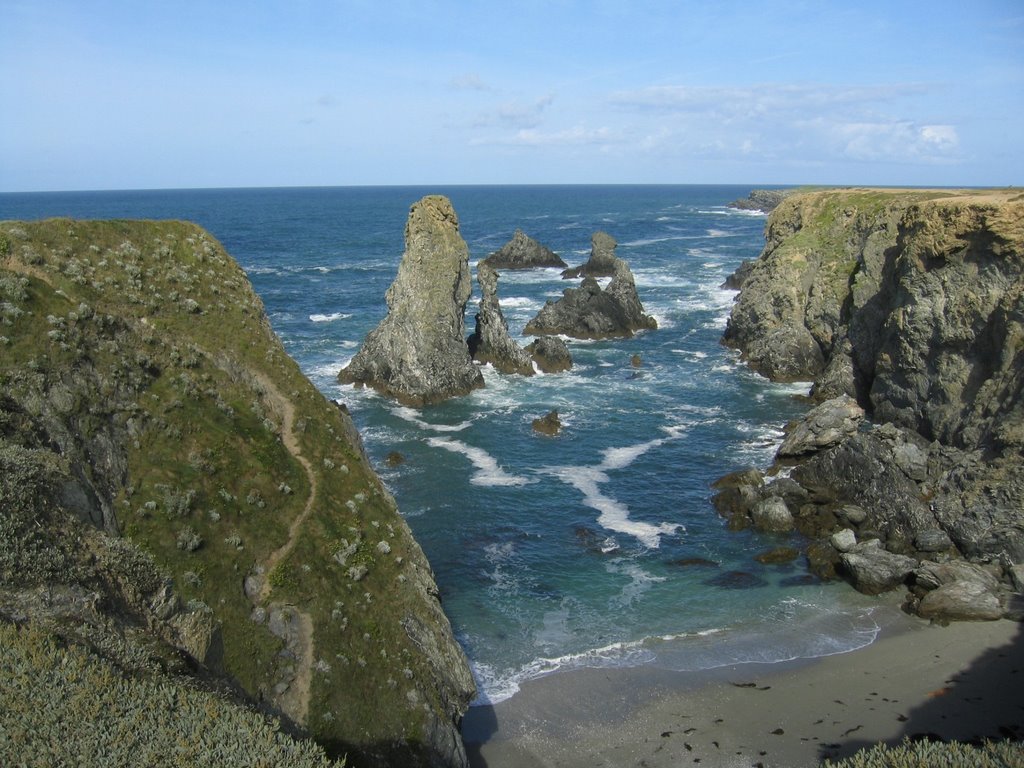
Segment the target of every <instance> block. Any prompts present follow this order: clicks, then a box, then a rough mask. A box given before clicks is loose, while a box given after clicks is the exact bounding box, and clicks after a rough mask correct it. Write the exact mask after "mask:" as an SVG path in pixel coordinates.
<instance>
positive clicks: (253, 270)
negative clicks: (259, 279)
mask: <svg viewBox="0 0 1024 768" xmlns="http://www.w3.org/2000/svg"><path fill="white" fill-rule="evenodd" d="M245 271H246V272H247V273H249V274H250V275H279V274H281V270H279V269H277V267H246V268H245Z"/></svg>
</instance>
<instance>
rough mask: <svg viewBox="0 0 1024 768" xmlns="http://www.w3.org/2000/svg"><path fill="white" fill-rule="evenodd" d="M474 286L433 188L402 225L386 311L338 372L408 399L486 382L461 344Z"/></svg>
mask: <svg viewBox="0 0 1024 768" xmlns="http://www.w3.org/2000/svg"><path fill="white" fill-rule="evenodd" d="M471 293H472V287H471V284H470V276H469V249H468V248H467V246H466V243H465V241H464V240H463V239H462V237H461V236H460V235H459V220H458V217H457V216H456V215H455V210H454V209H453V208H452V204H451V202H450V201H449V200H448V199H447V198H445V197H442V196H440V195H430V196H427V197H424V198H423V199H422V200H420V201H419V202H417V203H415V204H414V205H413V206H412V208H411V209H410V211H409V219H408V221H407V223H406V226H405V253H404V254H403V256H402V261H401V263H400V264H399V267H398V275H397V276H396V278H395V281H394V282H393V283H392V284H391V287H390V288H388V290H387V294H386V299H387V305H388V314H387V316H386V317H385V318H384V319H383V320H382V321H381V323H380V324H379V325H378V326H377V327H376V328H375V329H374V330H372V331H370V333H369V334H368V335H367V337H366V339H365V340H364V341H363V344H362V346H361V347H360V349H359V351H358V352H357V353H356V356H355V357H353V358H352V361H351V362H350V363H349V364H348V365H347V366H346V367H345V369H344V370H342V371H341V373H340V374H338V379H339V381H341V382H342V383H349V384H352V383H355V384H366V385H369V386H371V387H373V388H374V389H377V390H378V391H380V392H382V393H383V394H386V395H388V396H391V397H395V398H397V399H398V400H399V401H401V402H403V403H406V404H408V405H413V406H422V405H427V404H430V403H436V402H439V401H441V400H445V399H447V398H450V397H455V396H457V395H463V394H466V393H468V392H470V391H472V390H473V389H476V388H477V387H482V386H483V383H484V382H483V376H482V375H481V373H480V371H479V370H478V369H477V367H476V366H475V365H474V364H473V360H472V358H471V357H470V354H469V347H468V346H467V345H466V339H465V328H464V315H465V309H466V303H467V302H468V301H469V297H470V295H471Z"/></svg>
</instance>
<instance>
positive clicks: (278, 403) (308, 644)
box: [252, 372, 317, 725]
mask: <svg viewBox="0 0 1024 768" xmlns="http://www.w3.org/2000/svg"><path fill="white" fill-rule="evenodd" d="M254 376H255V378H256V382H257V383H258V384H259V385H260V386H261V387H262V388H263V394H264V396H265V397H266V398H267V400H269V401H270V403H271V405H272V407H273V408H274V410H276V411H277V412H278V415H280V417H281V441H282V442H283V443H284V447H285V448H286V449H287V451H288V453H290V454H291V455H292V457H293V458H294V459H295V460H296V461H298V462H299V464H301V465H302V468H303V470H305V472H306V477H307V478H309V496H308V497H307V498H306V505H305V506H304V507H303V508H302V511H301V512H300V513H299V514H298V515H296V516H295V519H294V520H292V522H291V525H289V526H288V538H287V539H286V540H285V542H284V544H282V545H281V546H280V547H278V548H277V549H275V550H274V551H273V552H271V553H270V556H269V557H268V558H267V559H266V560H265V561H264V562H263V575H262V579H261V584H260V588H259V592H258V593H257V594H256V595H255V596H253V597H252V600H253V602H254V603H258V604H259V603H266V602H267V600H268V598H269V597H270V593H271V591H272V589H273V588H272V587H271V585H270V578H269V576H270V573H271V571H273V569H274V567H275V566H276V565H277V564H278V563H279V562H281V560H283V559H284V558H285V557H287V556H288V554H289V553H290V552H291V551H292V549H294V548H295V542H296V540H297V539H298V535H299V532H300V531H301V530H302V526H303V525H304V524H305V522H306V520H307V519H309V515H310V513H311V512H312V511H313V504H314V502H315V501H316V494H317V479H316V473H315V472H313V465H312V464H310V462H309V459H307V458H306V457H305V456H304V455H303V454H302V448H301V447H300V446H299V441H298V438H296V436H295V406H294V405H293V404H292V402H291V401H290V400H289V399H288V398H287V397H285V396H284V395H282V394H281V391H280V390H279V389H278V388H277V386H276V385H275V384H274V382H273V381H271V380H270V379H269V378H268V377H267V376H266V375H265V374H263V373H259V372H257V373H255V374H254ZM289 607H290V608H291V610H292V612H293V615H294V618H293V622H294V626H293V629H294V633H295V634H294V637H293V638H292V642H289V643H288V647H289V650H290V651H291V652H292V653H293V654H294V655H295V678H294V679H293V680H292V681H291V683H290V685H289V686H288V689H287V690H286V691H285V692H284V693H283V694H282V695H281V697H280V699H279V700H278V705H279V706H280V707H281V709H282V710H284V711H285V712H286V713H287V714H288V715H289V716H290V717H291V718H292V719H293V720H295V721H296V722H297V723H299V724H300V725H305V723H306V718H307V717H308V715H309V698H310V684H311V682H312V679H313V652H314V646H313V619H312V618H311V617H310V615H309V614H308V613H306V612H304V611H302V610H299V608H298V607H296V606H294V605H293V606H289Z"/></svg>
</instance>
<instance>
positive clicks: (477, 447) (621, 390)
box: [0, 186, 878, 703]
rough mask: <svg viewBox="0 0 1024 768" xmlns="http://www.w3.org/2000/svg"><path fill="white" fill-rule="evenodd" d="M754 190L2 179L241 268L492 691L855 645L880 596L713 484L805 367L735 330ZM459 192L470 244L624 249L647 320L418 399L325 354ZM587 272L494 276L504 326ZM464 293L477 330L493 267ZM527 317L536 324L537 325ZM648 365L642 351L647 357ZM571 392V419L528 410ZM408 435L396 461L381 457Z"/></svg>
mask: <svg viewBox="0 0 1024 768" xmlns="http://www.w3.org/2000/svg"><path fill="white" fill-rule="evenodd" d="M749 191H750V187H739V186H536V187H531V186H513V187H507V186H482V187H431V188H418V187H417V188H412V187H361V188H345V187H339V188H287V189H224V190H173V191H128V192H60V193H30V194H0V219H36V218H42V217H50V216H71V217H76V218H146V219H168V218H172V219H187V220H191V221H195V222H197V223H199V224H200V225H202V226H203V227H205V228H206V229H208V230H209V231H210V232H211V233H212V234H213V235H214V236H216V237H217V238H218V239H219V240H220V241H221V242H222V243H223V244H224V246H225V247H226V248H227V250H228V252H229V253H231V255H232V256H234V257H235V259H236V260H238V262H239V263H240V264H241V265H242V266H243V267H244V268H245V270H246V272H247V273H248V275H249V278H250V279H251V281H252V283H253V285H254V286H255V288H256V290H257V292H258V293H259V294H260V296H261V297H262V299H263V302H264V304H265V306H266V310H267V313H268V314H269V316H270V320H271V323H272V325H273V327H274V329H275V330H276V331H277V333H278V335H279V336H280V337H281V339H282V341H283V342H284V346H285V348H286V349H287V350H288V352H289V354H291V355H292V357H294V358H295V359H296V360H297V361H298V363H299V365H300V366H301V367H302V369H303V371H304V372H305V373H306V375H307V376H308V377H309V378H310V379H311V380H312V381H313V382H314V383H315V384H316V386H317V387H318V388H319V389H320V390H321V391H322V392H323V393H324V395H326V396H327V397H330V398H332V399H338V400H341V401H343V402H344V403H346V404H347V405H348V407H349V409H350V410H351V412H352V415H353V417H354V419H355V421H356V424H357V425H358V427H359V429H360V431H361V432H362V434H363V438H364V440H365V443H366V447H367V450H368V452H369V454H370V456H371V458H372V459H373V460H374V463H375V465H376V468H377V471H378V472H379V473H380V475H381V476H382V478H383V480H384V482H385V483H386V485H387V486H388V488H389V489H390V490H391V492H392V493H393V494H394V495H395V498H396V499H397V501H398V505H399V508H400V509H401V511H402V514H403V515H404V516H405V518H406V520H407V521H408V523H409V525H410V527H411V528H412V530H413V532H414V533H415V535H416V538H417V539H418V541H419V542H420V544H421V546H422V547H423V549H424V551H425V552H426V554H427V556H428V557H429V559H430V562H431V564H432V566H433V568H434V571H435V575H436V578H437V582H438V584H439V586H440V589H441V594H442V599H443V603H444V607H445V610H446V611H447V613H448V616H449V617H450V618H451V621H452V624H453V626H454V628H455V631H456V634H457V637H458V638H459V641H460V642H461V643H462V645H463V647H464V648H465V650H466V653H467V655H468V656H469V659H470V661H471V664H472V667H473V671H474V674H475V676H476V679H477V683H478V687H479V689H480V693H479V696H478V699H477V703H486V702H497V701H500V700H502V699H504V698H507V697H509V696H511V695H513V694H514V693H515V691H516V690H517V688H518V685H519V683H521V682H522V681H523V680H525V679H528V678H531V677H536V676H539V675H544V674H549V673H552V672H554V671H556V670H559V669H565V668H572V667H580V666H622V665H639V664H654V665H658V666H660V667H664V668H668V669H676V670H697V669H706V668H712V667H717V666H722V665H728V664H735V663H738V662H746V661H760V662H764V661H768V662H771V661H782V660H789V659H794V658H801V657H815V656H822V655H828V654H833V653H841V652H844V651H849V650H852V649H855V648H859V647H861V646H863V645H866V644H868V643H870V642H871V641H872V640H873V639H874V637H875V636H876V634H877V632H878V624H877V622H876V618H877V616H876V607H875V606H876V605H877V604H876V602H875V601H873V600H871V599H869V598H865V597H863V596H860V595H858V594H857V593H855V592H854V591H853V590H851V589H849V588H848V587H846V586H844V585H839V584H818V583H816V582H815V580H814V579H813V578H810V577H808V574H807V572H806V569H805V568H804V566H803V565H802V563H801V562H800V561H797V562H795V563H792V564H788V565H781V566H780V565H772V566H765V565H761V564H759V563H757V562H756V561H755V560H754V559H753V558H754V556H755V555H757V554H758V553H760V552H763V551H765V550H768V549H771V548H773V547H776V546H780V545H784V544H787V543H791V542H792V539H791V538H790V537H788V536H778V535H769V534H761V533H757V532H753V531H744V532H740V533H734V532H729V531H727V530H726V528H725V523H724V520H723V519H721V518H720V517H719V516H718V515H717V514H716V512H715V511H714V509H713V508H712V506H711V502H710V498H711V490H710V488H709V484H710V483H711V482H712V481H713V480H714V479H716V478H717V477H719V476H721V475H722V474H724V473H726V472H730V471H732V470H735V469H740V468H743V467H748V466H758V467H765V466H767V465H768V464H769V463H770V461H771V459H772V456H773V454H774V452H775V449H776V447H777V445H778V443H779V441H780V440H781V436H782V431H781V427H782V425H783V424H785V423H786V422H787V421H788V420H790V419H791V418H793V417H795V416H797V415H799V414H801V413H802V412H803V411H804V410H806V405H804V404H803V403H801V402H800V400H799V398H798V397H797V396H798V395H801V394H806V392H807V386H806V385H792V384H789V385H779V384H772V383H770V382H768V381H767V380H766V379H764V378H762V377H760V376H758V375H757V374H755V373H753V372H751V371H750V370H748V369H747V368H746V367H745V366H744V365H742V364H741V363H740V362H739V359H738V355H737V354H736V353H735V352H733V351H732V350H729V349H726V348H724V347H723V346H721V345H720V343H719V339H720V337H721V334H722V331H723V330H724V328H725V323H726V319H727V317H728V315H729V310H730V307H731V305H732V301H733V297H734V292H732V291H729V290H725V289H723V288H722V287H721V285H722V282H723V281H724V280H725V278H726V276H727V275H729V274H730V273H731V272H732V271H733V270H734V269H735V268H736V267H737V266H738V265H739V263H740V262H741V261H742V260H743V259H747V258H753V257H755V256H757V254H758V253H759V252H760V249H761V247H762V245H763V229H764V223H765V217H764V216H763V215H761V214H756V213H750V212H741V211H736V210H732V209H729V208H728V207H727V205H726V204H727V203H728V202H729V201H730V200H733V199H735V198H738V197H744V196H746V194H747V193H748V192H749ZM432 193H440V194H445V195H447V196H448V197H449V198H450V199H451V200H452V203H453V204H454V206H455V210H456V212H457V213H458V215H459V219H460V222H461V230H462V236H463V237H464V238H465V240H466V242H467V243H468V244H469V249H470V261H471V265H475V264H476V262H477V261H479V260H480V259H483V258H484V257H486V256H487V255H488V254H490V253H491V252H493V251H495V250H497V249H498V248H500V247H501V246H502V245H504V244H505V243H506V242H507V241H508V240H509V239H510V238H511V237H512V234H513V232H514V231H515V229H516V228H520V229H522V230H523V231H524V232H526V233H527V234H528V235H530V236H532V237H534V238H536V239H537V240H539V241H540V242H542V243H543V244H545V245H547V246H548V247H550V248H552V249H553V250H554V251H556V252H557V253H559V255H561V256H562V258H563V259H564V260H565V261H566V262H568V263H569V264H570V265H576V264H579V263H581V262H583V261H585V260H586V259H587V258H588V255H589V252H590V236H591V234H592V233H593V232H594V231H596V230H603V231H605V232H607V233H608V234H610V235H612V236H613V237H614V238H615V239H616V240H617V241H618V243H619V247H618V251H617V253H618V255H619V256H620V257H622V258H624V259H625V260H626V261H627V262H628V263H629V264H630V267H631V268H632V270H633V274H634V276H635V278H636V284H637V290H638V291H639V294H640V298H641V301H642V302H643V304H644V307H645V308H646V310H647V312H648V313H649V314H652V315H654V316H655V317H656V318H657V320H658V325H659V328H658V330H656V331H649V332H644V333H641V334H640V335H638V336H636V337H635V338H633V339H628V340H616V341H601V342H581V341H574V340H568V343H569V348H570V350H571V352H572V355H573V358H574V361H575V365H574V367H573V369H572V371H570V372H568V373H563V374H552V375H546V376H541V375H538V376H534V377H522V376H516V375H502V374H499V373H497V372H495V371H494V370H492V369H490V368H487V369H485V370H484V378H485V380H486V387H485V388H484V389H481V390H478V391H477V392H475V393H473V394H471V395H469V396H466V397H463V398H459V399H455V400H452V401H449V402H447V403H444V404H441V405H437V406H433V407H430V408H425V409H420V410H416V409H412V408H406V407H402V406H399V405H397V404H396V403H394V402H391V401H389V400H386V399H384V398H382V397H380V396H378V395H376V394H375V393H373V392H372V391H369V390H356V389H353V388H352V387H349V386H342V385H340V384H338V383H337V381H336V378H335V377H336V375H337V373H338V371H339V370H340V369H341V368H342V367H344V366H345V365H346V364H347V362H348V361H349V360H350V359H351V357H352V356H353V355H354V354H355V352H356V350H357V349H358V347H359V345H360V343H361V342H362V340H363V338H364V336H365V335H366V334H367V332H369V331H370V330H371V329H372V328H374V327H375V326H376V325H377V323H378V322H379V321H380V320H381V318H382V317H383V316H384V314H385V312H386V305H385V301H384V292H385V291H386V289H387V288H388V286H389V285H390V284H391V282H392V280H393V279H394V277H395V273H396V270H397V268H398V263H399V261H400V259H401V256H402V252H403V249H404V244H403V232H404V227H405V220H406V216H407V214H408V210H409V206H410V205H411V204H412V203H413V202H415V201H416V200H418V199H419V198H420V197H422V196H423V195H424V194H432ZM575 284H576V281H572V282H569V281H563V280H561V278H560V276H559V272H558V270H532V271H525V272H503V273H502V274H501V278H500V281H499V285H498V290H499V296H500V299H501V306H502V309H503V312H504V314H505V318H506V320H507V321H508V323H509V327H510V332H511V333H512V335H513V336H514V337H516V336H518V335H519V334H520V333H521V331H522V328H523V326H525V325H526V323H527V321H528V320H529V319H530V318H532V317H533V316H534V315H535V314H536V313H537V311H538V310H539V309H540V308H541V307H542V306H543V305H544V302H545V301H547V300H548V299H555V298H558V297H559V296H560V295H561V293H562V291H563V289H564V288H566V287H568V286H570V285H575ZM475 288H476V292H475V295H474V297H473V299H472V300H471V303H470V305H469V306H468V307H467V312H466V316H467V333H469V332H471V331H472V322H473V316H474V313H475V308H476V304H477V302H478V301H479V287H478V286H475ZM529 341H530V339H529V338H522V343H523V344H526V343H528V342H529ZM636 354H638V355H640V356H641V358H642V365H641V366H640V367H639V368H634V367H633V366H632V365H631V362H630V361H631V358H632V356H633V355H636ZM552 409H556V410H557V411H558V413H559V415H560V417H561V419H562V422H563V425H564V428H563V431H562V433H561V434H560V435H559V436H557V437H554V438H552V437H545V436H542V435H539V434H536V433H534V432H533V430H532V428H531V421H532V420H533V419H534V418H537V417H539V416H543V415H545V414H546V413H548V412H549V411H550V410H552ZM393 451H395V452H398V453H400V454H401V455H402V457H403V458H404V462H403V463H401V464H399V465H397V466H393V467H392V466H388V465H387V464H386V463H385V457H386V456H387V455H388V454H389V453H391V452H393Z"/></svg>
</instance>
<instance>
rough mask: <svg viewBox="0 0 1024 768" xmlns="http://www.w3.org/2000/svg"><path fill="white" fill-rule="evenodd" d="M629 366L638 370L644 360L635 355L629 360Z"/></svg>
mask: <svg viewBox="0 0 1024 768" xmlns="http://www.w3.org/2000/svg"><path fill="white" fill-rule="evenodd" d="M629 364H630V365H631V366H633V367H634V368H639V367H640V366H642V365H643V364H644V359H643V358H642V357H640V355H639V354H636V355H633V356H632V357H631V358H629Z"/></svg>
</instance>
